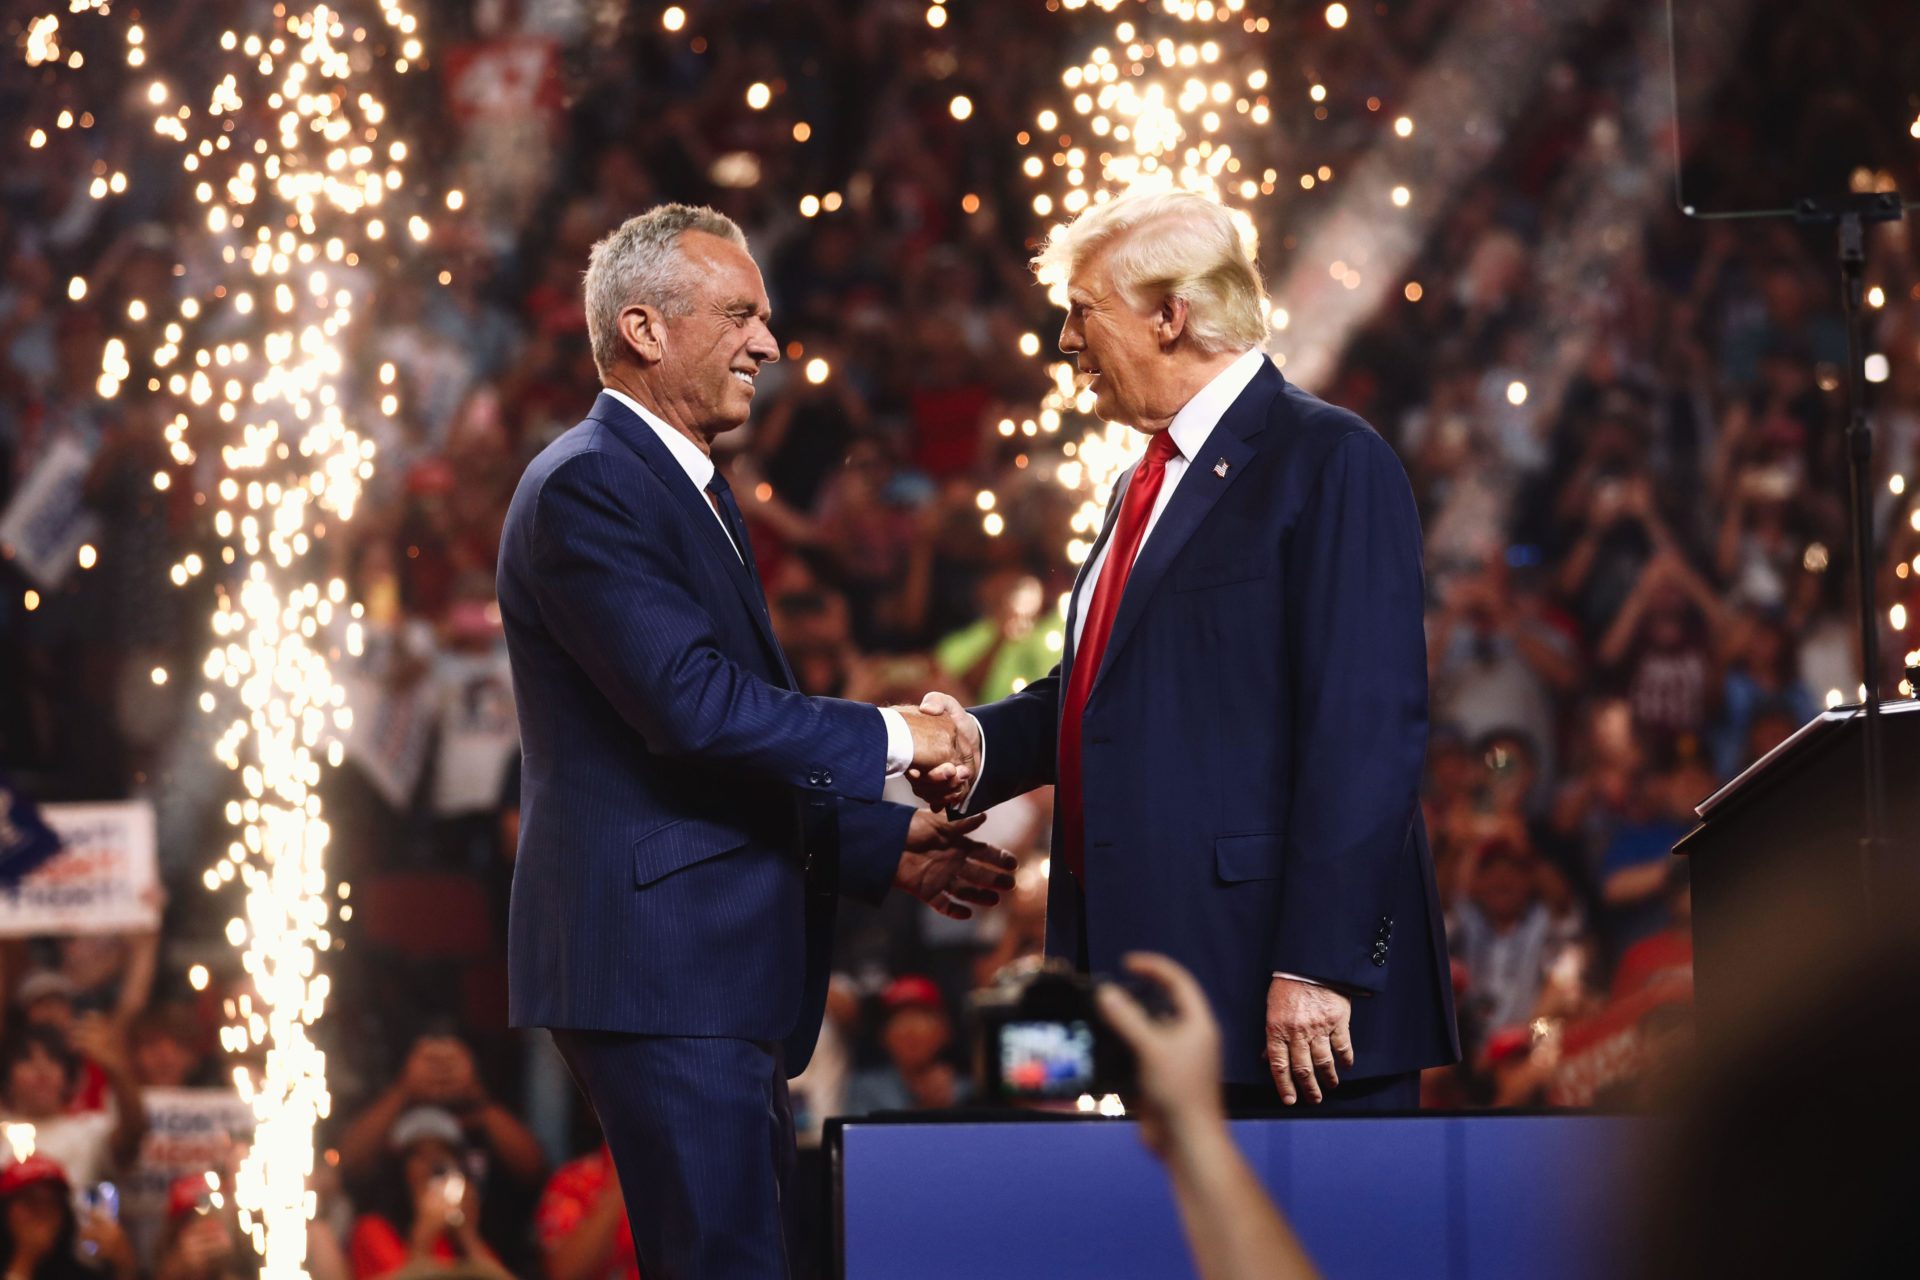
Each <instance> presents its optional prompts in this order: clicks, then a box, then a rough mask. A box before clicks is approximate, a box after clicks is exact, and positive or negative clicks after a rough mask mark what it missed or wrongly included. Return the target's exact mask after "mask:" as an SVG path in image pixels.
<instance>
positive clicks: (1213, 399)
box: [1167, 347, 1267, 462]
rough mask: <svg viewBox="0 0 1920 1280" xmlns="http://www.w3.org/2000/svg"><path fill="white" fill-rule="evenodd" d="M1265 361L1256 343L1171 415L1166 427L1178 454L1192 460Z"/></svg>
mask: <svg viewBox="0 0 1920 1280" xmlns="http://www.w3.org/2000/svg"><path fill="white" fill-rule="evenodd" d="M1266 362H1267V353H1266V352H1264V351H1262V350H1261V349H1260V348H1258V347H1252V348H1249V349H1248V350H1247V351H1246V352H1244V353H1242V355H1241V356H1240V358H1239V359H1238V360H1235V361H1234V362H1233V363H1232V364H1230V365H1228V366H1227V367H1226V368H1224V369H1222V370H1221V371H1220V372H1219V373H1216V374H1215V375H1214V376H1213V381H1212V382H1209V383H1208V384H1207V385H1206V386H1204V387H1202V388H1200V390H1199V391H1197V392H1195V393H1194V396H1193V399H1191V400H1189V401H1187V403H1186V404H1185V405H1183V406H1181V409H1180V412H1179V413H1176V414H1175V415H1173V423H1172V425H1170V426H1169V427H1168V428H1167V431H1168V433H1169V434H1171V435H1172V436H1173V444H1174V447H1175V448H1176V449H1178V450H1180V456H1181V457H1182V458H1185V459H1186V460H1187V461H1189V462H1191V461H1192V460H1193V455H1194V454H1196V453H1198V452H1199V451H1200V446H1202V445H1204V444H1205V443H1206V442H1207V437H1208V436H1210V435H1212V434H1213V429H1214V428H1215V427H1217V426H1219V425H1220V419H1222V418H1224V417H1226V415H1227V410H1228V409H1230V408H1232V407H1233V402H1234V401H1235V400H1238V399H1239V398H1240V393H1241V392H1242V391H1245V390H1246V389H1247V384H1248V383H1250V382H1252V381H1253V379H1254V375H1255V374H1257V373H1259V372H1260V366H1261V365H1263V364H1265V363H1266Z"/></svg>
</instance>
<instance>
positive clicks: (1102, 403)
mask: <svg viewBox="0 0 1920 1280" xmlns="http://www.w3.org/2000/svg"><path fill="white" fill-rule="evenodd" d="M1110 257H1111V254H1110V253H1109V252H1108V251H1107V250H1106V249H1104V248H1102V249H1096V250H1095V251H1094V252H1092V253H1090V254H1088V255H1087V257H1086V258H1085V259H1084V260H1082V261H1081V262H1080V263H1079V264H1078V265H1077V266H1076V267H1075V268H1074V271H1073V275H1072V276H1071V277H1070V278H1069V279H1068V281H1067V319H1066V323H1065V324H1063V325H1061V326H1060V350H1062V351H1064V352H1065V353H1067V354H1068V355H1070V356H1073V357H1075V359H1076V361H1077V363H1078V364H1079V366H1080V376H1081V378H1082V379H1083V380H1090V381H1088V382H1087V385H1088V386H1090V387H1091V388H1092V390H1093V411H1094V412H1095V413H1097V414H1099V415H1100V417H1102V418H1103V419H1105V420H1106V421H1108V422H1119V423H1124V424H1125V425H1127V426H1130V427H1135V428H1137V429H1139V430H1142V431H1148V430H1153V429H1155V428H1156V426H1164V425H1165V423H1166V420H1169V419H1171V418H1172V416H1173V414H1174V413H1176V412H1178V411H1179V408H1180V405H1179V404H1178V403H1175V404H1173V405H1171V406H1170V407H1169V406H1168V405H1167V404H1166V403H1165V402H1166V400H1167V399H1168V396H1167V392H1166V388H1165V387H1164V386H1163V385H1162V384H1163V383H1164V382H1166V380H1167V372H1168V371H1167V370H1166V368H1165V366H1166V365H1167V364H1168V363H1169V361H1168V358H1167V352H1166V351H1165V349H1164V348H1163V346H1162V343H1161V334H1162V332H1163V330H1164V328H1165V325H1166V321H1167V319H1168V317H1167V316H1166V315H1165V314H1164V312H1165V310H1166V308H1165V306H1164V305H1162V304H1148V305H1147V306H1146V309H1144V310H1142V309H1140V308H1137V307H1135V306H1134V305H1133V304H1132V303H1131V302H1129V301H1128V300H1127V297H1126V295H1125V294H1123V293H1122V292H1121V291H1120V290H1119V288H1118V287H1117V286H1116V285H1115V284H1114V280H1113V271H1112V268H1111V267H1110V266H1109V265H1108V259H1109V258H1110Z"/></svg>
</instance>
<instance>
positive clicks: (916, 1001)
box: [880, 973, 945, 1009]
mask: <svg viewBox="0 0 1920 1280" xmlns="http://www.w3.org/2000/svg"><path fill="white" fill-rule="evenodd" d="M880 1003H881V1004H883V1005H885V1006H886V1007H887V1008H888V1009H905V1008H907V1007H909V1006H911V1005H921V1006H924V1007H926V1008H929V1009H939V1008H943V1007H944V1006H945V1002H944V1001H942V1000H941V999H940V988H938V987H936V986H934V985H933V981H932V979H930V978H923V977H921V976H920V975H919V974H917V973H909V974H906V975H905V976H903V977H899V978H895V979H894V980H893V981H892V982H889V983H888V984H887V989H886V990H885V991H882V992H881V993H880Z"/></svg>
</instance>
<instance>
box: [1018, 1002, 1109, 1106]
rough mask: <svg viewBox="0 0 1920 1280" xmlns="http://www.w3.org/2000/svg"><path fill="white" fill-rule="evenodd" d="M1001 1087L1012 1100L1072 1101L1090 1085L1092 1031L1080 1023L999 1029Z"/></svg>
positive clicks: (1019, 1024) (1035, 1023) (1056, 1023)
mask: <svg viewBox="0 0 1920 1280" xmlns="http://www.w3.org/2000/svg"><path fill="white" fill-rule="evenodd" d="M1000 1083H1001V1087H1002V1088H1003V1089H1004V1090H1005V1091H1006V1092H1007V1093H1008V1094H1009V1095H1010V1096H1013V1097H1020V1098H1063V1097H1064V1098H1071V1097H1077V1096H1078V1095H1080V1094H1082V1093H1085V1092H1086V1091H1087V1090H1088V1089H1089V1088H1090V1087H1091V1086H1092V1084H1093V1028H1092V1027H1091V1026H1089V1025H1088V1024H1087V1023H1085V1022H1083V1021H1077V1020H1076V1021H1073V1022H1009V1023H1007V1024H1005V1025H1004V1026H1003V1027H1001V1029H1000Z"/></svg>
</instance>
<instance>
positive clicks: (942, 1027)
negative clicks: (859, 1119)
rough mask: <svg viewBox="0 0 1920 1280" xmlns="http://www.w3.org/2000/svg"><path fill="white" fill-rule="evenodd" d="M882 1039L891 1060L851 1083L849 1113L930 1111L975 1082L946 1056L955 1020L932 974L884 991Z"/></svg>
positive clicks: (962, 1095) (957, 1100) (951, 1102)
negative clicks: (956, 1069)
mask: <svg viewBox="0 0 1920 1280" xmlns="http://www.w3.org/2000/svg"><path fill="white" fill-rule="evenodd" d="M880 1007H881V1010H882V1014H881V1017H882V1022H881V1024H880V1044H881V1047H882V1048H884V1049H885V1050H886V1054H887V1065H886V1066H884V1067H877V1068H871V1069H869V1070H866V1071H859V1072H856V1073H855V1074H854V1077H853V1079H852V1080H851V1081H849V1082H848V1084H847V1094H846V1099H845V1102H844V1104H843V1105H844V1106H845V1108H846V1114H847V1115H853V1116H858V1115H868V1114H871V1113H873V1112H876V1111H926V1110H934V1109H939V1108H943V1107H953V1106H958V1105H960V1104H961V1103H963V1102H965V1101H966V1100H967V1098H968V1096H969V1095H970V1094H971V1093H972V1082H971V1081H970V1080H968V1079H967V1077H965V1076H962V1075H960V1074H959V1073H957V1072H956V1071H955V1070H954V1066H953V1063H952V1062H951V1061H950V1060H949V1059H948V1057H947V1051H948V1050H949V1049H950V1048H952V1045H953V1020H952V1019H951V1018H950V1017H949V1016H948V1014H947V1010H946V1005H945V1004H944V1002H943V1001H942V1000H941V998H940V988H938V987H937V986H935V985H934V984H933V982H932V981H931V980H930V979H927V978H923V977H919V976H917V975H913V974H909V975H906V976H904V977H899V978H895V979H894V980H893V981H892V982H891V983H889V984H888V985H887V989H886V990H885V991H883V992H882V993H881V995H880Z"/></svg>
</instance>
